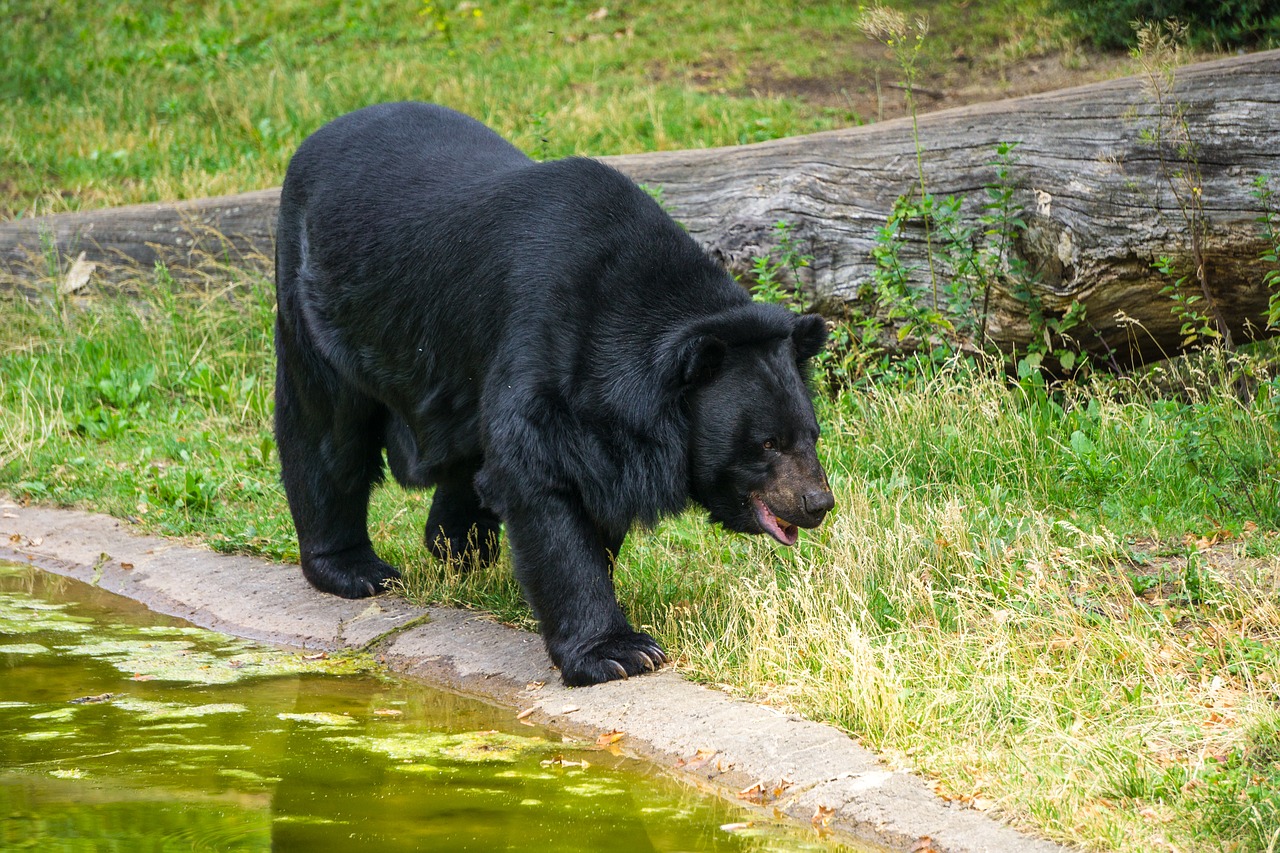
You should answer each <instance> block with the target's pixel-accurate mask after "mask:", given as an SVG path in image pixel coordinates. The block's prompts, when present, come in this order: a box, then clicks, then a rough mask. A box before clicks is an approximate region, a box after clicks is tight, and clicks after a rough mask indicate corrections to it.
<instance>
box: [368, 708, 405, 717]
mask: <svg viewBox="0 0 1280 853" xmlns="http://www.w3.org/2000/svg"><path fill="white" fill-rule="evenodd" d="M403 714H404V711H399V710H396V709H395V708H375V709H374V710H373V715H374V716H375V717H399V716H401V715H403Z"/></svg>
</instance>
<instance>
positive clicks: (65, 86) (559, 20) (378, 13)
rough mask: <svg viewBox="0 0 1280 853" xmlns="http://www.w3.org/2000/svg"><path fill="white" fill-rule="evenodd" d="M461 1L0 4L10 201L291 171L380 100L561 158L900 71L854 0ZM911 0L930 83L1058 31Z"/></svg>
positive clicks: (774, 107)
mask: <svg viewBox="0 0 1280 853" xmlns="http://www.w3.org/2000/svg"><path fill="white" fill-rule="evenodd" d="M444 5H447V6H449V8H450V9H451V11H450V12H449V14H448V16H447V20H448V21H449V24H448V30H449V33H450V35H451V37H452V44H451V43H450V41H449V39H446V38H445V37H444V36H443V35H441V34H440V33H438V32H437V31H436V29H435V26H434V24H435V21H436V18H435V17H434V16H433V15H431V14H421V13H422V12H423V11H424V8H425V7H424V4H423V3H422V2H413V0H361V2H342V3H339V2H334V0H323V2H313V0H305V2H304V0H280V1H279V2H275V3H250V2H234V0H205V1H204V2H193V3H184V4H182V5H181V6H180V7H179V6H170V5H169V4H159V3H136V2H129V3H125V2H112V1H111V0H106V2H99V0H94V2H87V0H72V1H71V2H38V0H8V2H0V14H2V15H3V19H4V21H5V26H4V27H0V63H2V64H0V218H10V217H14V216H20V215H21V216H30V215H34V214H41V213H50V212H59V211H64V210H74V209H80V208H91V207H100V206H108V205H115V204H122V203H129V202H137V201H151V200H166V199H175V198H188V197H198V196H205V195H217V194H221V193H235V192H243V191H245V190H250V189H257V188H262V187H269V186H277V185H279V183H280V181H281V178H282V176H283V175H284V169H285V166H286V164H287V162H288V158H289V157H290V155H291V154H292V152H293V151H294V149H295V148H296V147H297V145H298V143H299V142H301V141H302V139H303V138H304V137H305V136H306V135H307V134H309V133H310V132H311V131H313V130H315V129H316V128H317V127H319V126H320V125H321V124H323V123H324V122H325V121H328V120H329V119H332V118H334V117H335V116H337V115H340V114H342V113H344V112H347V111H350V110H353V109H356V108H358V107H361V106H365V105H367V104H371V103H376V102H379V101H388V100H399V99H414V100H428V101H436V102H439V103H443V104H446V105H448V106H452V107H455V108H458V109H461V110H463V111H465V112H468V113H470V114H472V115H475V116H476V117H477V118H479V119H481V120H482V121H485V122H486V123H488V124H490V125H492V126H493V127H494V128H496V129H497V130H498V131H499V132H501V133H503V134H504V135H506V136H508V137H509V138H511V139H512V140H513V141H514V142H515V143H516V144H517V145H519V146H521V147H522V148H524V149H525V150H527V151H529V152H531V153H532V154H534V155H535V156H538V157H558V156H564V155H568V154H591V155H603V154H616V153H623V152H628V151H649V150H657V149H667V148H686V147H700V146H716V145H736V144H740V143H745V142H755V141H759V140H763V139H770V138H774V137H780V136H788V135H793V134H798V133H807V132H811V131H816V130H822V129H827V128H831V127H838V126H845V125H849V124H854V123H858V122H861V121H864V120H868V119H871V118H874V117H875V116H874V113H872V114H868V111H867V110H866V109H864V108H855V106H854V104H855V102H857V103H865V102H866V98H867V97H868V96H870V93H873V90H874V88H875V85H876V79H877V74H878V73H879V72H878V69H881V68H883V69H884V75H883V82H884V83H885V84H889V83H891V82H893V81H894V80H896V79H897V77H896V76H895V75H896V72H895V71H893V70H892V69H891V68H889V67H887V66H886V63H885V57H884V51H883V48H881V47H880V46H879V45H876V44H874V43H872V42H870V41H869V40H867V39H866V38H865V37H864V36H862V35H861V33H860V32H858V30H857V28H856V26H855V19H856V14H857V12H856V6H855V5H854V4H850V3H848V2H844V0H840V2H834V0H805V2H801V0H782V2H779V0H742V2H735V3H725V4H714V3H713V4H706V3H692V2H689V0H657V2H649V0H645V2H639V0H629V2H621V3H609V4H605V5H607V7H608V14H607V15H606V16H605V17H603V18H600V19H593V18H592V17H591V14H592V13H593V12H595V10H597V9H598V8H599V7H600V6H601V5H602V4H600V3H596V2H592V3H585V2H574V0H563V2H523V3H521V2H497V3H494V2H479V3H475V4H473V5H472V7H471V10H472V11H470V12H459V11H456V10H453V5H452V4H444ZM911 8H912V10H913V11H915V12H925V13H930V14H931V15H932V18H933V21H934V23H933V31H934V33H935V34H936V38H934V39H932V40H931V41H930V44H929V46H928V47H927V49H926V54H925V56H924V57H923V59H922V63H923V66H924V71H925V76H926V79H925V83H926V85H927V84H928V78H929V75H930V74H935V75H937V74H942V73H943V71H944V70H945V69H946V68H948V67H950V66H952V65H954V63H953V62H952V61H951V58H952V53H953V51H960V52H963V53H964V54H965V55H966V56H967V57H971V58H972V60H971V61H972V62H973V63H974V65H975V67H978V68H980V69H988V70H989V71H990V73H991V74H993V75H997V76H998V74H999V71H1000V68H1001V67H1002V66H1001V63H1002V62H1004V61H1006V59H1008V58H1011V57H1016V56H1020V55H1023V54H1025V53H1027V52H1028V51H1034V50H1036V49H1038V48H1039V47H1040V46H1043V45H1044V44H1048V43H1050V42H1051V41H1052V39H1053V35H1052V27H1051V26H1050V25H1049V24H1047V23H1046V22H1045V20H1044V18H1043V17H1042V16H1039V15H1038V14H1037V11H1036V9H1037V6H1036V4H1034V3H1033V4H1027V3H1020V2H1015V0H997V2H984V3H977V4H970V3H957V2H954V0H934V2H929V3H924V4H914V5H913V6H912V7H911ZM477 9H478V10H479V11H481V13H482V14H481V15H480V16H479V17H475V15H474V10H477ZM773 92H778V93H781V94H772V93H773ZM883 94H884V97H885V98H886V99H889V100H891V101H892V104H891V105H890V107H891V111H892V109H899V110H900V100H901V95H900V93H899V92H897V91H896V90H892V89H884V90H883ZM784 95H785V96H784ZM819 95H820V97H819Z"/></svg>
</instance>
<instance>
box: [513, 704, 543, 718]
mask: <svg viewBox="0 0 1280 853" xmlns="http://www.w3.org/2000/svg"><path fill="white" fill-rule="evenodd" d="M536 710H538V709H537V708H536V707H535V708H525V709H524V710H523V711H521V712H520V713H519V714H516V719H517V720H523V719H524V718H525V717H527V716H529V715H530V714H532V713H533V712H534V711H536Z"/></svg>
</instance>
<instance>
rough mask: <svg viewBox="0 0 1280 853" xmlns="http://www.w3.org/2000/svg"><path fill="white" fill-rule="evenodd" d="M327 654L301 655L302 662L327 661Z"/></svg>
mask: <svg viewBox="0 0 1280 853" xmlns="http://www.w3.org/2000/svg"><path fill="white" fill-rule="evenodd" d="M328 658H329V653H328V652H316V653H315V654H314V655H303V657H302V659H303V660H328Z"/></svg>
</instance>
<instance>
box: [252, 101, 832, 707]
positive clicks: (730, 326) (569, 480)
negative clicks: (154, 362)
mask: <svg viewBox="0 0 1280 853" xmlns="http://www.w3.org/2000/svg"><path fill="white" fill-rule="evenodd" d="M276 284H277V294H278V298H279V313H278V316H277V324H276V352H277V385H276V431H277V436H278V441H279V448H280V460H281V464H282V467H283V479H284V485H285V490H286V492H287V494H288V497H289V508H290V510H291V512H292V514H293V518H294V523H295V526H296V527H297V531H298V540H299V546H300V551H301V556H302V568H303V572H304V573H305V575H306V577H307V579H308V580H309V581H310V582H311V583H312V585H314V586H315V587H316V588H318V589H321V590H324V591H327V592H332V593H335V594H337V595H341V596H346V597H361V596H365V595H371V594H374V593H377V592H378V591H380V590H381V588H382V585H383V583H384V582H385V581H386V580H387V579H389V578H394V577H396V576H397V572H396V570H395V569H394V568H393V567H391V566H389V565H388V564H386V563H384V562H382V561H381V560H380V559H378V557H377V556H376V555H375V554H374V552H373V548H372V545H371V543H370V541H369V536H368V532H367V529H366V511H367V505H368V497H369V491H370V488H371V487H372V486H373V484H375V483H376V482H378V480H379V479H380V477H381V476H382V467H383V466H382V458H381V454H382V450H383V449H384V448H385V449H386V454H387V461H388V464H389V467H390V469H391V472H392V474H393V476H394V477H395V478H396V480H398V481H399V482H400V483H402V484H404V485H406V486H411V487H419V488H425V487H429V486H433V485H434V486H435V487H436V494H435V498H434V500H433V503H432V507H431V512H430V514H429V516H428V519H427V529H426V538H427V544H428V546H429V547H430V549H431V551H432V553H433V554H435V555H436V556H437V557H440V558H442V559H457V560H459V561H461V562H462V563H463V564H464V565H465V564H474V563H475V562H477V561H478V562H481V563H487V562H489V561H491V560H493V559H494V558H495V557H496V556H497V553H498V534H499V529H500V527H499V525H500V520H501V524H503V525H505V529H506V533H507V536H508V539H509V543H510V545H511V548H512V555H513V561H514V565H515V571H516V574H517V576H518V578H519V580H520V583H521V585H522V587H523V589H524V591H525V594H526V596H527V598H528V600H529V603H530V604H531V605H532V607H533V609H534V612H535V614H536V615H537V617H538V619H539V620H540V622H541V626H542V631H543V635H544V638H545V640H546V644H547V649H548V651H549V652H550V655H551V658H552V660H553V661H554V662H555V663H556V664H557V665H558V666H559V667H560V669H561V673H562V676H563V678H564V680H565V682H566V683H568V684H592V683H596V682H600V681H607V680H610V679H613V678H621V677H626V676H628V675H634V674H637V673H640V672H644V671H646V670H648V669H653V668H655V667H657V666H659V665H661V664H662V663H663V662H664V661H665V659H666V658H665V655H664V653H663V652H662V650H661V649H660V648H659V647H658V645H657V643H655V642H654V640H653V639H652V638H651V637H649V636H648V635H646V634H642V633H638V632H635V631H633V630H632V629H631V627H630V625H629V624H628V623H627V620H626V618H625V617H624V616H623V614H622V611H621V610H620V609H619V607H618V604H617V601H616V598H615V596H614V591H613V583H612V568H613V560H614V558H615V556H616V555H617V553H618V551H619V549H620V548H621V547H622V543H623V538H624V537H625V536H626V534H627V531H628V530H629V528H630V527H631V525H632V524H633V523H634V522H636V521H639V522H640V523H642V524H645V525H652V524H654V523H655V522H656V521H657V520H658V519H659V518H660V517H661V516H663V515H668V514H671V513H676V512H679V511H681V510H682V509H684V507H685V505H686V504H687V503H688V501H689V500H690V499H691V498H692V499H694V500H696V501H697V502H699V503H700V504H702V505H703V506H704V507H706V508H707V509H708V510H709V511H710V514H711V517H712V519H713V520H715V521H718V522H720V523H722V524H724V525H725V526H726V527H729V528H731V529H734V530H739V531H743V532H748V533H759V532H762V531H763V530H764V529H765V528H764V527H762V526H761V520H760V519H761V518H765V517H768V518H770V519H772V518H774V516H776V517H777V520H778V521H779V522H780V523H781V524H783V525H784V526H785V525H787V524H788V523H790V531H792V532H794V525H800V526H810V527H811V526H815V525H816V524H818V523H819V522H821V520H822V517H823V515H824V514H825V513H826V511H827V509H829V508H830V506H831V500H830V491H829V490H828V489H827V486H826V479H825V475H823V473H822V469H821V466H819V465H818V463H817V457H816V455H815V453H814V442H815V441H816V440H817V436H818V426H817V422H816V420H815V419H814V416H813V408H812V405H811V403H810V400H809V397H808V392H807V390H806V388H805V385H804V381H803V378H802V366H803V363H804V361H805V360H806V359H808V358H810V357H811V356H813V355H814V354H815V353H816V352H818V351H819V350H820V349H821V347H822V345H823V342H824V341H825V336H826V328H825V325H824V324H823V323H822V321H821V318H818V317H813V316H810V317H799V316H797V315H795V314H793V313H792V312H790V311H788V310H786V309H784V308H780V307H776V306H768V305H760V304H756V303H753V302H751V300H750V298H749V297H748V296H747V295H746V293H745V292H744V291H743V290H742V288H740V287H739V286H737V285H736V284H735V283H734V282H733V281H732V279H731V278H730V277H729V276H728V275H727V274H726V273H725V271H724V270H723V269H722V268H721V267H720V266H718V265H717V264H716V263H715V262H713V261H712V260H711V259H710V258H709V257H708V256H707V255H706V253H705V252H703V251H702V250H701V249H700V248H699V247H698V245H697V244H696V243H695V242H694V241H693V240H692V239H691V238H690V237H689V236H688V235H687V234H686V233H685V232H684V231H683V230H681V228H680V227H679V226H678V225H676V223H675V222H673V221H672V220H671V218H670V217H669V216H667V215H666V214H665V213H664V212H663V211H662V210H661V208H660V207H659V206H658V205H657V204H656V203H655V202H654V201H653V200H652V199H651V198H649V196H648V195H646V194H645V193H644V192H643V191H642V190H640V189H639V188H638V187H637V186H636V185H635V184H634V183H632V182H631V181H630V180H628V179H627V178H625V177H624V176H623V175H621V174H620V173H618V172H616V171H615V170H613V169H611V168H609V167H607V166H605V165H602V164H600V163H597V162H594V161H592V160H586V159H577V158H570V159H566V160H560V161H555V162H548V163H535V162H533V161H532V160H530V159H529V158H528V157H526V156H525V155H524V154H522V153H521V152H520V151H518V150H517V149H516V148H514V147H512V146H511V145H510V144H508V143H507V142H505V141H504V140H503V139H501V138H500V137H499V136H497V135H496V134H494V133H493V132H492V131H490V130H488V129H487V128H485V127H484V126H483V125H481V124H480V123H478V122H476V121H474V120H473V119H470V118H468V117H466V116H463V115H460V114H458V113H455V112H452V111H450V110H447V109H444V108H442V107H438V106H430V105H426V104H416V103H398V104H383V105H380V106H374V107H368V108H366V109H363V110H359V111H358V112H355V113H351V114H350V115H347V116H344V117H342V118H339V119H337V120H336V121H334V122H332V123H330V124H328V125H326V126H325V127H323V128H321V129H320V130H319V131H317V132H316V133H315V134H314V135H312V136H311V137H309V138H308V139H307V140H306V141H304V142H303V143H302V145H301V147H300V148H299V149H298V152H297V153H296V154H295V155H294V157H293V160H292V162H291V163H290V164H289V170H288V174H287V176H286V178H285V182H284V188H283V191H282V194H281V204H280V222H279V234H278V242H277V257H276ZM766 444H767V445H768V446H766ZM753 495H754V496H755V498H753V497H752V496H753ZM756 498H758V500H757V499H756ZM757 505H761V506H767V507H768V508H769V512H764V513H763V514H761V513H762V512H763V511H762V510H759V509H753V507H755V506H757ZM782 535H783V537H784V540H783V541H785V537H786V535H787V531H786V530H783V532H782Z"/></svg>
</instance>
